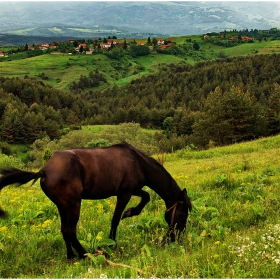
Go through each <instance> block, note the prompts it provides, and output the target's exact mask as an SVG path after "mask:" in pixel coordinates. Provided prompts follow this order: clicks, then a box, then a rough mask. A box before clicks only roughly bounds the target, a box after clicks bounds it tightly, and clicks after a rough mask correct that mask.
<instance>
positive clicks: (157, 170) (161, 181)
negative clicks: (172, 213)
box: [131, 148, 181, 208]
mask: <svg viewBox="0 0 280 280" xmlns="http://www.w3.org/2000/svg"><path fill="white" fill-rule="evenodd" d="M131 151H132V152H133V153H134V155H135V157H136V158H137V160H138V163H139V165H140V166H141V169H142V172H143V173H144V176H145V181H146V182H145V184H146V185H147V186H148V187H149V188H151V189H152V190H153V191H155V192H156V193H157V194H158V195H159V196H160V197H161V198H162V199H163V200H164V202H165V205H166V207H167V208H169V207H171V206H172V205H173V204H174V203H175V202H176V201H177V198H178V195H179V193H180V191H181V190H180V188H179V187H178V185H177V183H176V182H175V181H174V179H173V178H172V177H171V175H170V174H169V173H168V172H167V170H166V169H165V168H164V167H163V166H161V165H160V164H159V163H157V162H156V161H153V160H152V159H151V158H149V157H148V156H146V155H144V154H143V153H142V152H140V151H139V150H137V149H135V148H131Z"/></svg>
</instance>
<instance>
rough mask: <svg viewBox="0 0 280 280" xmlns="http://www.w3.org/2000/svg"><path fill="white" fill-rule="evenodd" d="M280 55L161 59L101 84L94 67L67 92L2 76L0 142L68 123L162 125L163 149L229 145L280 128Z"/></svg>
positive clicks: (60, 130)
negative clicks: (154, 66)
mask: <svg viewBox="0 0 280 280" xmlns="http://www.w3.org/2000/svg"><path fill="white" fill-rule="evenodd" d="M279 65H280V55H279V54H272V55H252V56H246V57H233V58H223V59H218V60H215V61H203V62H198V63H196V64H194V65H191V64H188V63H185V62H182V63H180V64H170V65H164V64H163V65H161V66H160V69H159V71H158V72H157V73H155V74H152V75H148V76H143V77H141V78H138V79H134V80H132V81H131V82H129V83H127V84H125V85H123V86H119V87H117V86H113V87H107V88H106V89H103V90H100V89H99V88H96V87H95V86H96V85H98V84H99V81H102V80H103V81H104V82H106V79H105V78H104V77H103V76H102V74H101V73H99V72H98V70H96V71H95V72H94V73H93V72H90V73H89V74H88V76H87V77H86V76H81V77H80V80H79V81H78V82H75V83H73V84H72V87H71V88H70V90H69V91H61V90H57V89H55V88H53V87H52V86H50V85H47V84H45V83H44V82H43V81H38V80H36V78H34V77H28V76H26V77H25V78H24V79H22V78H17V77H15V78H5V77H0V97H1V98H0V120H1V123H0V125H1V138H2V145H3V143H8V144H11V143H33V142H34V141H35V140H36V139H41V138H43V137H45V136H49V137H50V139H56V138H59V137H60V136H61V135H63V134H65V133H66V132H65V127H66V126H68V127H69V126H70V128H72V129H79V127H80V126H81V125H87V124H91V125H94V124H121V123H124V122H134V123H139V124H140V125H141V127H145V128H157V129H162V130H163V131H164V132H163V133H157V134H156V136H155V137H157V138H158V139H157V140H158V142H159V143H162V144H161V145H160V146H159V149H160V151H162V152H168V151H171V149H172V150H176V149H180V148H182V147H185V146H193V147H197V148H208V147H210V146H220V145H227V144H231V143H236V142H242V141H247V140H252V139H257V138H260V137H265V136H269V135H275V134H277V133H279V131H280V74H279V73H280V69H279V68H280V66H279Z"/></svg>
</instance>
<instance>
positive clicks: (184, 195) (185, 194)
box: [180, 188, 192, 211]
mask: <svg viewBox="0 0 280 280" xmlns="http://www.w3.org/2000/svg"><path fill="white" fill-rule="evenodd" d="M180 198H181V199H182V200H183V201H184V202H185V204H186V205H187V207H188V209H189V210H190V211H191V210H192V203H191V200H190V198H189V196H188V192H187V190H186V188H184V189H183V190H182V192H181V194H180Z"/></svg>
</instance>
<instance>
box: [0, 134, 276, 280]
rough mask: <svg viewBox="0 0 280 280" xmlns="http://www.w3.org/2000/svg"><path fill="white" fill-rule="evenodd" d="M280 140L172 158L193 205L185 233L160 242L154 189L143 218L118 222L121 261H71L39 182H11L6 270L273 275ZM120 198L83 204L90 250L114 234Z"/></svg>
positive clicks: (0, 234)
mask: <svg viewBox="0 0 280 280" xmlns="http://www.w3.org/2000/svg"><path fill="white" fill-rule="evenodd" d="M279 144H280V136H276V137H270V138H267V139H261V140H258V141H254V142H249V143H242V144H236V145H232V146H228V147H222V148H213V149H210V150H208V151H201V152H195V151H193V152H192V151H180V152H177V153H175V154H172V155H166V163H165V167H166V169H167V170H168V171H169V172H170V173H171V174H172V176H173V177H174V178H175V179H176V181H177V182H178V184H179V185H180V187H181V188H184V187H186V188H187V189H188V192H189V195H190V196H191V198H192V201H193V205H194V209H193V211H192V213H191V215H190V217H189V221H188V229H187V232H186V233H185V234H184V237H183V241H182V242H181V243H180V244H171V245H167V244H164V243H163V242H162V239H163V238H164V234H165V232H166V230H167V228H166V223H165V222H164V220H163V213H164V210H165V209H164V203H163V201H162V200H161V199H159V198H158V197H157V196H156V195H155V194H154V193H151V197H152V201H151V202H150V203H149V204H148V205H147V206H146V207H145V209H144V210H143V212H142V213H141V215H140V216H138V217H134V218H131V219H125V220H123V221H121V223H120V227H119V231H118V235H117V240H118V246H117V248H115V249H114V250H113V251H112V253H111V257H110V261H112V262H113V263H115V264H118V265H112V263H110V264H108V263H107V262H106V261H104V259H102V258H98V259H96V258H95V259H93V260H91V259H88V260H84V261H81V260H78V259H77V260H75V261H74V262H73V263H67V262H66V261H65V248H64V244H63V241H62V237H61V235H60V232H59V228H60V225H59V224H60V223H59V218H58V215H57V210H56V208H55V206H54V205H53V204H52V203H51V202H50V201H49V200H48V198H46V196H45V195H44V194H43V192H42V191H41V190H40V188H39V186H38V184H36V186H33V187H31V186H30V184H29V185H28V188H27V187H26V186H23V187H20V188H15V187H9V188H5V189H3V190H2V192H1V196H0V205H2V206H3V208H4V209H6V210H8V211H9V213H10V216H9V218H8V219H7V220H0V254H1V258H0V271H1V272H0V273H1V274H0V276H1V277H14V278H18V277H22V278H23V277H28V278H37V277H43V278H50V277H55V278H59V277H66V278H79V277H85V278H99V277H105V276H107V277H111V278H115V277H120V278H129V277H133V278H137V277H138V276H140V277H145V278H150V277H161V278H168V277H171V278H176V277H183V278H196V277H199V278H220V277H221V278H228V277H231V278H244V277H253V278H262V277H266V278H269V277H271V278H277V277H278V276H279V273H280V268H279V265H277V264H278V263H279V262H280V255H279V251H280V225H279V224H280V223H279V202H280V201H279V200H280V195H279V179H280V178H279V161H280V150H279ZM147 190H148V191H149V189H147ZM115 201H116V200H115V198H110V199H107V200H99V201H83V206H82V211H81V218H80V221H79V228H78V236H79V239H80V240H82V242H83V244H84V245H85V247H86V248H87V249H88V250H89V251H91V252H92V251H94V249H95V248H96V247H97V245H98V244H100V243H98V242H101V241H102V240H101V241H100V237H98V238H96V237H97V236H101V239H102V238H103V240H104V237H106V236H107V235H108V233H109V228H110V219H111V217H112V213H113V209H114V205H115ZM138 201H139V200H138V199H137V198H133V199H132V202H131V203H130V204H129V206H132V205H135V204H136V203H137V202H138ZM129 206H128V207H129ZM102 232H103V235H102ZM98 240H99V241H98ZM171 260H172V261H171ZM163 264H164V265H163ZM127 266H129V267H127ZM137 271H138V272H137Z"/></svg>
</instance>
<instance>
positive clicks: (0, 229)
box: [0, 226, 8, 232]
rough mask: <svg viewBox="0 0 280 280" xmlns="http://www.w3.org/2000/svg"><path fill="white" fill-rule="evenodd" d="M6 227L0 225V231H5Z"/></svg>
mask: <svg viewBox="0 0 280 280" xmlns="http://www.w3.org/2000/svg"><path fill="white" fill-rule="evenodd" d="M7 229H8V228H7V227H6V226H3V227H0V232H4V231H6V230H7Z"/></svg>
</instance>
